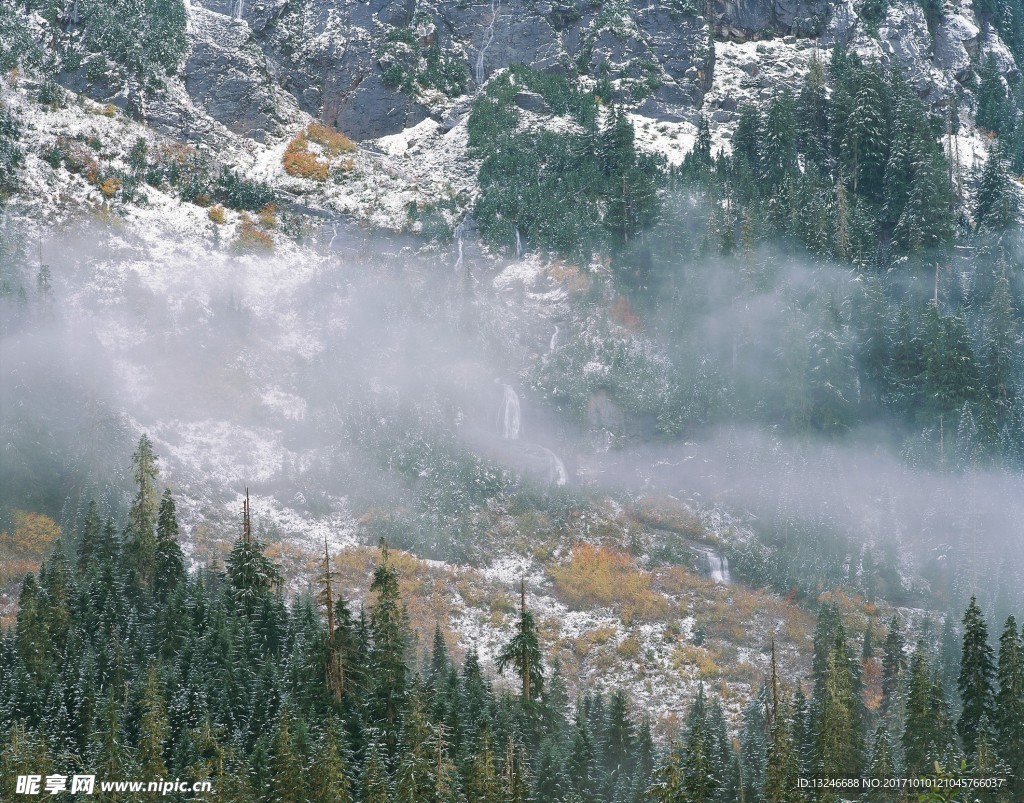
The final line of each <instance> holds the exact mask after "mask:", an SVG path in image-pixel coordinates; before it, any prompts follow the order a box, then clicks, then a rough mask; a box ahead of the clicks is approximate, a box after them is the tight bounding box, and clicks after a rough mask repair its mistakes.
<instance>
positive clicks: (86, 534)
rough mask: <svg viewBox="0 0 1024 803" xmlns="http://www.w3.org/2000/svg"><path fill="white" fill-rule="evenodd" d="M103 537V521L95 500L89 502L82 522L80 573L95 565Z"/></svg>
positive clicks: (79, 557) (79, 549) (79, 555)
mask: <svg viewBox="0 0 1024 803" xmlns="http://www.w3.org/2000/svg"><path fill="white" fill-rule="evenodd" d="M102 537H103V522H102V521H101V520H100V514H99V510H98V509H97V507H96V502H95V501H90V502H89V507H88V508H87V509H86V513H85V519H84V521H83V522H82V537H81V538H80V539H79V542H78V573H79V574H85V573H86V572H88V571H89V569H90V568H91V567H92V566H93V564H94V562H95V560H96V553H97V552H98V551H99V550H100V541H101V539H102Z"/></svg>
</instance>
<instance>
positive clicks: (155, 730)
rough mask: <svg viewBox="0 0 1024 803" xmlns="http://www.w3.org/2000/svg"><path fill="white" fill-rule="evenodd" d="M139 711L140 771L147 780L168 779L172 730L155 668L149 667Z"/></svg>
mask: <svg viewBox="0 0 1024 803" xmlns="http://www.w3.org/2000/svg"><path fill="white" fill-rule="evenodd" d="M140 708H141V709H142V716H141V719H140V723H139V746H138V761H139V770H140V772H141V773H142V775H143V776H144V777H147V778H166V777H167V775H168V772H167V764H166V763H165V761H164V753H165V751H166V749H167V745H168V743H169V740H170V736H171V729H170V722H169V721H168V718H167V704H166V703H165V701H164V694H163V689H162V688H161V684H160V679H159V677H158V676H157V671H156V666H153V665H150V667H149V672H148V673H147V675H146V685H145V687H144V688H143V690H142V701H141V704H140Z"/></svg>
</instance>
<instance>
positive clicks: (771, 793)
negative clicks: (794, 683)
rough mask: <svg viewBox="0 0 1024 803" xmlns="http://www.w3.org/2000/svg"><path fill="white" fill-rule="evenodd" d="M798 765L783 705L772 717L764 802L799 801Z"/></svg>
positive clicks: (788, 802) (790, 725)
mask: <svg viewBox="0 0 1024 803" xmlns="http://www.w3.org/2000/svg"><path fill="white" fill-rule="evenodd" d="M799 776H800V768H799V764H798V762H797V750H796V745H795V744H794V743H793V734H792V723H791V721H790V718H789V711H788V710H787V709H786V707H785V706H781V705H780V706H778V708H777V713H776V715H775V716H773V717H772V725H771V740H770V741H769V743H768V759H767V763H766V766H765V775H764V791H763V794H762V797H761V799H762V800H763V801H764V803H801V801H803V800H804V795H803V793H802V792H801V790H800V788H799V787H798V785H797V781H798V779H799Z"/></svg>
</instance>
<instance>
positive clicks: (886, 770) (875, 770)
mask: <svg viewBox="0 0 1024 803" xmlns="http://www.w3.org/2000/svg"><path fill="white" fill-rule="evenodd" d="M897 775H898V773H897V772H896V762H895V758H894V757H893V750H892V742H891V740H890V739H889V732H888V731H887V730H886V729H885V726H884V725H879V726H878V730H877V731H875V741H874V744H873V745H872V748H871V764H870V767H869V769H868V777H869V778H872V779H874V780H877V781H878V782H879V785H878V786H877V787H875V788H873V789H871V790H870V791H868V793H867V794H866V795H865V798H864V799H865V803H896V802H897V800H898V799H899V790H898V789H895V788H893V787H888V786H886V785H885V784H886V782H887V781H890V780H891V779H892V778H895V777H897Z"/></svg>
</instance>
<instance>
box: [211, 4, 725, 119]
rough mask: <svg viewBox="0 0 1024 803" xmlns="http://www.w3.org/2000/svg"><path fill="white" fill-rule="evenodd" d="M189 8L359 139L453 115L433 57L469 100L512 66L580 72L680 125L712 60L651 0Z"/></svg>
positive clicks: (696, 19)
mask: <svg viewBox="0 0 1024 803" xmlns="http://www.w3.org/2000/svg"><path fill="white" fill-rule="evenodd" d="M193 1H194V2H201V3H202V4H203V6H204V7H205V8H206V9H208V10H209V11H213V12H217V13H219V14H222V15H234V16H235V17H239V18H240V20H241V21H243V22H244V23H245V24H247V25H248V26H249V28H250V30H251V35H252V38H253V41H254V42H255V43H256V44H258V46H259V47H260V48H261V49H262V50H263V52H264V53H265V54H266V55H267V57H268V59H269V61H270V63H272V64H273V65H275V68H276V69H277V80H278V81H279V83H280V85H281V86H282V87H283V88H284V89H286V90H287V91H288V92H289V93H291V95H293V96H294V98H295V100H296V102H297V103H298V105H299V106H300V107H301V108H302V109H303V110H305V111H306V112H308V113H310V114H313V115H315V116H319V117H321V118H322V119H324V120H325V121H326V122H328V123H331V124H332V125H335V126H337V127H338V128H340V129H342V130H344V131H345V132H346V133H347V134H348V135H349V136H352V137H354V138H356V139H365V138H373V137H379V136H383V135H386V134H392V133H396V132H397V131H400V130H401V129H402V128H405V127H407V126H409V125H413V124H415V123H417V122H419V121H420V120H422V119H423V118H424V117H425V116H427V115H428V114H432V115H434V116H435V119H438V120H443V119H445V118H446V116H448V115H449V107H450V106H451V102H450V101H449V100H448V99H447V98H446V97H445V96H444V95H443V94H442V93H441V92H440V91H439V89H438V88H435V85H436V75H435V74H433V73H432V72H431V70H432V67H431V64H430V59H431V58H435V59H436V56H437V54H443V55H444V57H445V58H447V59H449V60H450V61H451V62H452V64H455V65H461V67H459V69H461V70H462V71H463V72H464V74H465V75H468V80H467V82H466V86H465V87H464V89H465V91H472V90H473V88H474V86H475V85H479V84H480V83H481V82H483V81H486V80H487V79H488V78H489V77H490V76H492V75H493V74H494V73H495V71H497V70H500V69H502V68H505V67H508V66H510V65H512V64H528V65H530V66H532V67H534V68H535V69H538V70H560V71H565V72H576V71H580V70H582V71H583V72H587V73H589V74H590V75H591V76H592V77H594V78H595V79H596V78H598V77H601V76H607V77H608V78H609V79H610V80H612V81H613V82H615V91H616V94H617V97H618V99H619V100H620V101H626V102H629V103H641V102H645V101H646V102H647V103H648V104H649V105H650V106H652V108H654V109H655V110H656V112H657V113H658V114H660V115H663V116H666V117H675V118H680V116H682V115H684V114H685V112H686V111H688V110H689V109H692V107H693V106H694V105H695V104H699V103H700V100H701V98H702V97H703V94H704V92H705V91H706V89H707V88H708V87H709V86H710V81H711V73H712V65H713V59H714V51H713V49H712V48H711V47H710V42H709V30H708V26H707V22H706V21H705V20H704V18H703V17H700V16H699V15H696V14H694V13H692V12H686V11H680V10H676V9H674V8H672V7H667V6H666V5H665V4H664V3H661V2H655V1H654V0H633V2H630V3H625V4H622V6H620V7H618V9H619V10H618V11H616V10H615V9H614V8H612V7H611V6H610V5H603V4H594V3H592V2H589V0H560V2H554V3H552V2H543V1H540V2H538V1H537V0H486V2H481V1H480V0H475V1H473V2H470V0H458V2H441V0H420V1H419V2H417V0H368V2H359V1H358V0H305V2H303V3H295V2H289V1H288V0H193ZM239 2H241V3H242V5H241V7H239V6H238V5H237V4H238V3H239ZM203 49H204V51H206V50H208V49H209V48H208V45H206V44H204V45H203ZM395 52H400V54H401V57H400V58H398V59H395V58H394V57H393V53H395ZM202 60H209V54H208V53H205V52H204V55H203V56H202ZM395 64H398V65H399V66H398V67H397V68H396V67H395V66H394V65H395ZM435 66H436V65H435ZM396 69H398V72H397V73H396V72H395V70H396ZM385 70H388V72H385Z"/></svg>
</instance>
